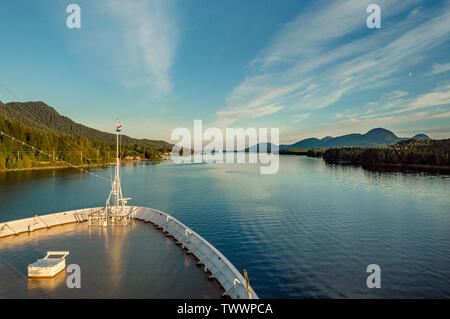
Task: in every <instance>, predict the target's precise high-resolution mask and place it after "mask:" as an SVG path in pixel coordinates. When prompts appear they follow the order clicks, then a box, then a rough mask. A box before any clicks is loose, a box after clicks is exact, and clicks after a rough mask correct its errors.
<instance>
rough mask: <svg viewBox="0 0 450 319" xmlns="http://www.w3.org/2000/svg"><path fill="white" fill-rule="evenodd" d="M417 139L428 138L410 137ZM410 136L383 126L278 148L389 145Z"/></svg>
mask: <svg viewBox="0 0 450 319" xmlns="http://www.w3.org/2000/svg"><path fill="white" fill-rule="evenodd" d="M412 138H413V139H414V138H418V139H429V137H428V136H427V135H425V134H417V135H415V136H413V137H412ZM409 139H410V138H402V137H398V136H397V135H395V134H394V133H392V132H391V131H389V130H386V129H384V128H374V129H372V130H370V131H369V132H367V133H366V134H358V133H354V134H348V135H343V136H338V137H331V136H327V137H324V138H323V139H321V140H319V139H317V138H307V139H304V140H301V141H298V142H297V143H294V144H289V145H280V149H288V148H301V149H312V148H331V147H341V146H389V145H393V144H395V143H397V142H399V141H404V140H409Z"/></svg>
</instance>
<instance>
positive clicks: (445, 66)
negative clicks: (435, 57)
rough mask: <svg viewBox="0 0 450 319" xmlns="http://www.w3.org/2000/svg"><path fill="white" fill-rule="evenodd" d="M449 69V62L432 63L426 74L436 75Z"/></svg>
mask: <svg viewBox="0 0 450 319" xmlns="http://www.w3.org/2000/svg"><path fill="white" fill-rule="evenodd" d="M448 71H450V63H444V64H439V63H436V64H433V67H432V70H431V71H430V72H429V73H428V75H436V74H440V73H444V72H448Z"/></svg>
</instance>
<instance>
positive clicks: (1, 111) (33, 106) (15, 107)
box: [0, 101, 173, 152]
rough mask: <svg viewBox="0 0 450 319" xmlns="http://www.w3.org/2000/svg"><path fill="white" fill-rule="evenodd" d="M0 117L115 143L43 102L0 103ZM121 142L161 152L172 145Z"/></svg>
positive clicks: (131, 140)
mask: <svg viewBox="0 0 450 319" xmlns="http://www.w3.org/2000/svg"><path fill="white" fill-rule="evenodd" d="M0 117H4V118H6V119H8V120H10V121H12V122H19V123H21V124H23V125H26V126H29V127H34V128H38V129H44V130H50V131H52V132H57V133H62V134H67V135H72V136H82V137H85V138H87V139H89V140H95V141H101V142H109V143H115V141H116V136H115V134H112V133H106V132H102V131H99V130H96V129H93V128H90V127H87V126H85V125H82V124H79V123H76V122H74V121H72V120H71V119H70V118H68V117H66V116H63V115H60V114H59V113H58V112H57V111H56V110H55V109H54V108H52V107H50V106H48V105H47V104H45V103H43V102H24V103H19V102H10V103H6V104H3V103H2V102H1V101H0ZM122 142H123V144H138V145H143V146H148V147H152V148H154V149H157V150H159V151H161V152H167V151H169V150H171V149H172V147H173V145H172V144H169V143H167V142H165V141H159V140H148V139H135V138H131V137H129V136H126V135H123V136H122Z"/></svg>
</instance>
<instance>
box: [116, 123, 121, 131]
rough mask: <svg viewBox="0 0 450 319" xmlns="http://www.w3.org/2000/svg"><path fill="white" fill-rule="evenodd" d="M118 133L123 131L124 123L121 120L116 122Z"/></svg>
mask: <svg viewBox="0 0 450 319" xmlns="http://www.w3.org/2000/svg"><path fill="white" fill-rule="evenodd" d="M116 123H117V125H116V132H120V131H121V130H122V123H120V121H119V120H117V121H116Z"/></svg>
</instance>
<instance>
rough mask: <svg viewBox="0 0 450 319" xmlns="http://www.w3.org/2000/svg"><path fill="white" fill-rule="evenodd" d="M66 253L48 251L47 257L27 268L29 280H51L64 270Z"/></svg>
mask: <svg viewBox="0 0 450 319" xmlns="http://www.w3.org/2000/svg"><path fill="white" fill-rule="evenodd" d="M68 254H69V252H68V251H48V252H47V255H46V256H45V257H44V258H42V259H38V260H37V261H35V262H34V263H32V264H31V265H29V266H28V277H29V278H51V277H54V276H56V275H57V274H59V273H60V272H61V271H63V270H64V269H66V256H67V255H68Z"/></svg>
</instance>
